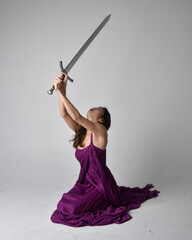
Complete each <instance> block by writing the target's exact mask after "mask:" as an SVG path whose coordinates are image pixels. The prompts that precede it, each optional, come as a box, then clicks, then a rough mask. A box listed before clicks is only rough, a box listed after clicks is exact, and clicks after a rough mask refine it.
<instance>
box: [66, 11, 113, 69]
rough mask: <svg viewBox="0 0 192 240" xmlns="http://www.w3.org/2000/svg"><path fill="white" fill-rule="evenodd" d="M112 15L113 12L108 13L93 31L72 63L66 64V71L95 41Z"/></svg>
mask: <svg viewBox="0 0 192 240" xmlns="http://www.w3.org/2000/svg"><path fill="white" fill-rule="evenodd" d="M110 17H111V14H110V15H108V16H107V17H106V18H105V19H104V20H103V21H102V22H101V24H100V25H99V26H98V27H97V28H96V29H95V31H94V32H93V33H92V35H91V36H90V37H89V38H88V40H87V41H86V42H85V43H84V45H83V46H82V47H81V48H80V49H79V51H78V52H77V53H76V55H75V56H74V57H73V59H72V60H71V61H70V63H69V64H68V65H67V66H66V68H65V70H64V71H65V72H66V73H68V72H69V71H70V70H71V68H72V67H73V65H74V64H75V63H76V62H77V60H78V59H79V58H80V57H81V55H82V54H83V52H84V51H85V50H86V49H87V47H88V46H89V44H90V43H91V42H92V41H93V39H94V38H95V37H96V36H97V34H98V33H99V32H100V31H101V29H102V28H103V27H104V26H105V24H106V23H107V22H108V21H109V18H110Z"/></svg>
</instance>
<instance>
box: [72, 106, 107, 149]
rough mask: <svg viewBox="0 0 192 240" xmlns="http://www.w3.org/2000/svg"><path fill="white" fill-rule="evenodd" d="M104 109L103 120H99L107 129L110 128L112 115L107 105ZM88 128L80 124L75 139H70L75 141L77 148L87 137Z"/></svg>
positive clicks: (74, 145)
mask: <svg viewBox="0 0 192 240" xmlns="http://www.w3.org/2000/svg"><path fill="white" fill-rule="evenodd" d="M102 108H103V109H104V114H103V116H102V120H101V121H99V123H100V124H103V125H104V126H105V127H106V129H107V130H108V129H109V128H110V126H111V115H110V113H109V111H108V109H107V108H106V107H102ZM86 131H87V129H86V128H84V127H83V126H80V128H79V129H78V130H77V131H76V132H75V136H74V138H73V139H71V140H69V142H70V141H73V147H74V148H77V147H78V146H80V147H84V146H82V143H83V140H84V138H85V135H86Z"/></svg>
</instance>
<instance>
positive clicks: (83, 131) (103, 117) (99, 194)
mask: <svg viewBox="0 0 192 240" xmlns="http://www.w3.org/2000/svg"><path fill="white" fill-rule="evenodd" d="M67 77H68V76H67V74H66V73H63V72H59V74H58V76H57V77H56V78H55V80H54V82H53V85H54V87H55V90H56V91H57V93H58V94H59V107H60V114H61V116H62V117H63V118H64V120H65V121H66V123H67V125H68V126H69V127H70V128H71V129H72V130H73V131H74V132H75V137H74V139H73V141H74V143H73V147H74V148H76V151H75V157H76V158H77V160H78V161H79V163H80V166H81V169H80V173H79V177H78V179H77V181H76V183H75V185H74V187H73V188H72V189H71V190H70V191H69V192H67V193H64V194H63V195H62V198H61V200H60V201H59V202H58V204H57V209H56V210H55V211H54V212H53V214H52V215H51V221H52V222H54V223H60V224H65V225H68V226H73V227H80V226H86V225H89V226H96V225H106V224H110V223H123V222H125V221H128V220H129V219H131V218H132V217H131V215H129V214H128V211H129V210H131V209H135V208H138V207H140V205H141V203H143V202H144V201H145V200H147V199H150V198H154V197H157V196H158V193H160V192H159V191H157V190H153V191H151V190H150V188H152V187H153V185H152V184H147V185H146V186H145V187H144V188H139V187H134V188H130V187H124V186H118V185H117V183H116V181H115V179H114V177H113V175H112V173H111V171H110V170H109V168H108V167H107V165H106V146H107V136H108V134H107V130H108V129H109V127H110V125H111V118H110V113H109V112H108V110H107V108H105V107H96V108H91V109H90V110H89V111H88V112H87V118H84V117H83V116H82V115H81V114H80V113H79V112H78V110H77V109H76V108H75V107H74V106H73V104H72V103H71V102H70V101H69V99H68V98H67V97H66V86H67Z"/></svg>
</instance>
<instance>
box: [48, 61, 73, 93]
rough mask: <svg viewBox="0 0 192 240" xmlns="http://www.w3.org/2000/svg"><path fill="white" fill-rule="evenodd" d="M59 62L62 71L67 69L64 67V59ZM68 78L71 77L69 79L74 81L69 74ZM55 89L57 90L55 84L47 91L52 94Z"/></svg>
mask: <svg viewBox="0 0 192 240" xmlns="http://www.w3.org/2000/svg"><path fill="white" fill-rule="evenodd" d="M59 64H60V69H61V72H65V69H64V68H63V63H62V61H60V62H59ZM67 79H69V81H71V82H73V79H72V78H70V77H69V76H68V78H67ZM54 90H55V86H54V85H53V86H52V88H51V89H50V90H48V91H47V93H48V94H49V95H52V94H53V91H54Z"/></svg>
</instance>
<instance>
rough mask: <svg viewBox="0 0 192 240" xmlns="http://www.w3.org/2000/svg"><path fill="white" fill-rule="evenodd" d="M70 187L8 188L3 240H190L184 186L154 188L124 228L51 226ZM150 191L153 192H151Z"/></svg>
mask: <svg viewBox="0 0 192 240" xmlns="http://www.w3.org/2000/svg"><path fill="white" fill-rule="evenodd" d="M68 187H69V186H64V187H62V188H61V187H58V188H57V189H56V188H55V184H52V185H51V184H48V183H47V184H45V183H42V184H39V185H36V186H34V185H33V186H27V187H26V186H25V185H24V184H20V186H18V185H17V186H14V187H13V185H12V186H9V187H7V188H4V189H1V190H0V212H1V218H0V235H1V237H2V238H1V239H3V240H11V239H14V240H15V239H18V240H29V239H30V240H44V239H46V240H53V239H55V240H61V239H65V240H68V239H69V240H73V239H75V240H78V239H84V240H86V239H89V240H90V239H91V240H96V239H105V240H106V239H110V240H113V239H114V240H116V239H131V240H137V239H156V240H172V239H173V240H177V239H184V240H190V239H191V235H192V218H191V213H192V211H191V210H192V208H191V202H192V194H191V190H190V192H189V188H188V187H187V186H185V187H184V186H177V187H176V186H175V187H171V188H170V189H167V188H164V187H163V186H155V187H156V188H157V189H158V190H159V191H160V192H161V193H160V195H159V196H158V197H157V198H153V199H149V200H147V201H146V202H144V203H142V205H141V206H140V208H138V209H134V210H131V211H130V212H129V213H130V214H131V216H132V219H131V220H129V221H127V222H125V223H123V224H110V225H106V226H96V227H92V226H86V227H80V228H74V227H70V226H65V225H62V224H55V223H52V222H51V220H50V216H51V214H52V212H53V211H54V210H55V208H56V204H57V202H58V201H59V199H60V197H61V195H62V189H63V192H64V191H65V190H67V189H68ZM152 189H153V188H152ZM152 189H151V190H152Z"/></svg>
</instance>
